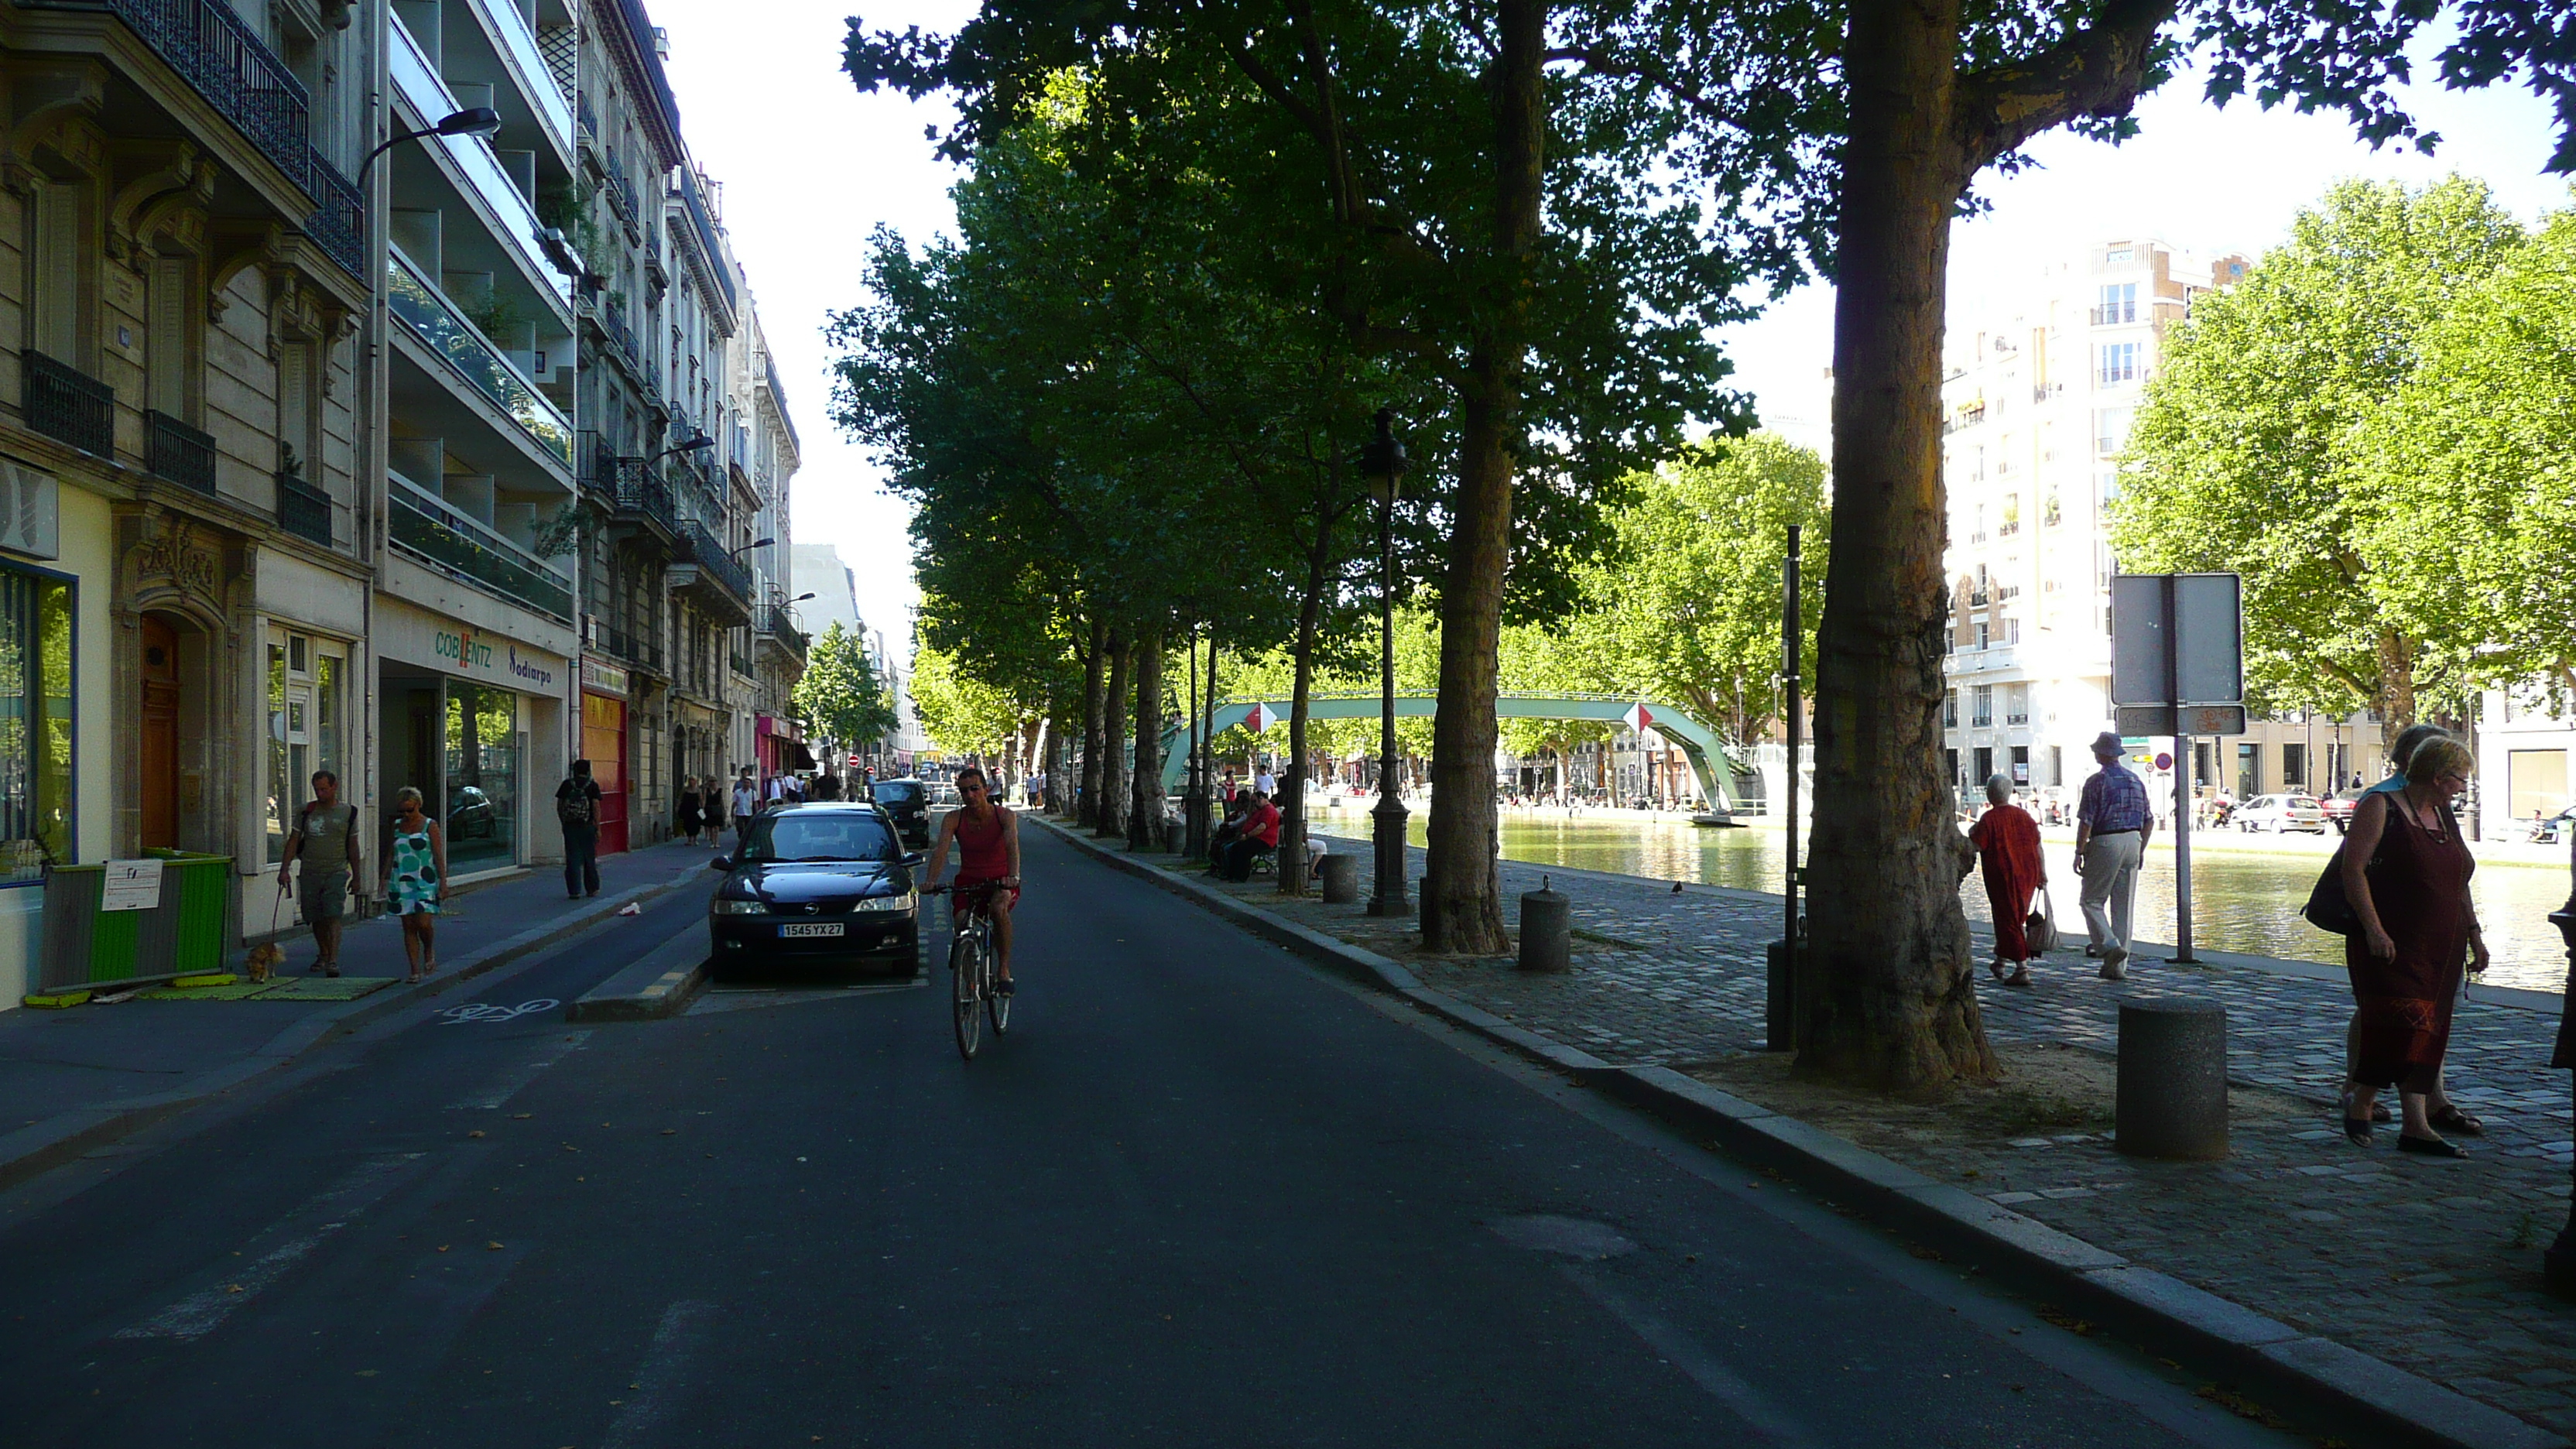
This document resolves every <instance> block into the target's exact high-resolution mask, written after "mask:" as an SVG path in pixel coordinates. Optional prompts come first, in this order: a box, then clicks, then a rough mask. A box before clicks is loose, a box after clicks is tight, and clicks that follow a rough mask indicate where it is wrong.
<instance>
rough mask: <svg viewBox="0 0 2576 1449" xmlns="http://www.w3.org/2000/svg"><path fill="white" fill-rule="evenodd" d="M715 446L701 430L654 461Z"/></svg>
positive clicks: (764, 541)
mask: <svg viewBox="0 0 2576 1449" xmlns="http://www.w3.org/2000/svg"><path fill="white" fill-rule="evenodd" d="M715 445H716V440H715V439H713V438H710V437H708V436H707V430H706V429H704V428H700V429H698V430H697V431H696V432H693V433H691V434H690V435H689V436H688V437H686V438H684V439H682V440H681V441H680V444H679V446H677V447H674V448H664V449H663V450H662V451H660V452H658V453H655V454H654V455H653V459H652V461H654V462H656V463H659V462H661V461H662V460H663V459H665V458H675V457H678V456H679V455H680V454H682V453H698V452H704V451H705V450H706V449H709V448H712V447H714V446H715ZM761 542H763V543H766V542H768V540H767V539H763V540H761Z"/></svg>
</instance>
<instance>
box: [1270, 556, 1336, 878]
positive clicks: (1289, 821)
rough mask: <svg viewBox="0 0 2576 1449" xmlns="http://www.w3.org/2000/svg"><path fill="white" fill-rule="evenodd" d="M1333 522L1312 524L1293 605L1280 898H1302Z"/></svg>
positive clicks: (1281, 798) (1281, 813)
mask: <svg viewBox="0 0 2576 1449" xmlns="http://www.w3.org/2000/svg"><path fill="white" fill-rule="evenodd" d="M1332 536H1333V518H1332V515H1331V514H1330V513H1329V512H1326V513H1324V514H1323V516H1321V517H1319V518H1318V519H1317V520H1316V522H1315V544H1314V546H1313V547H1312V548H1310V549H1308V550H1307V551H1306V585H1305V588H1304V590H1303V591H1302V593H1301V594H1300V596H1299V598H1298V600H1297V638H1296V642H1295V643H1294V644H1292V645H1291V646H1290V647H1289V656H1290V662H1291V664H1292V666H1293V668H1294V682H1293V683H1292V684H1291V685H1290V686H1289V697H1288V768H1287V769H1286V770H1284V771H1282V772H1280V776H1279V893H1280V894H1281V895H1283V896H1302V895H1304V894H1305V893H1306V763H1307V762H1306V698H1307V696H1308V695H1310V694H1312V693H1313V692H1314V689H1315V643H1316V638H1315V636H1316V635H1317V634H1318V633H1319V632H1320V631H1321V629H1322V626H1323V618H1324V595H1325V593H1326V592H1327V591H1328V590H1330V588H1331V587H1332V578H1333V574H1332V553H1331V547H1330V545H1331V541H1332Z"/></svg>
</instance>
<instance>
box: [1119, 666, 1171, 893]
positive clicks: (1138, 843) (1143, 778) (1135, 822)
mask: <svg viewBox="0 0 2576 1449" xmlns="http://www.w3.org/2000/svg"><path fill="white" fill-rule="evenodd" d="M1135 669H1136V770H1135V783H1134V786H1133V788H1132V789H1131V790H1130V791H1129V797H1128V811H1127V846H1128V848H1129V849H1130V850H1150V851H1155V852H1157V853H1159V852H1160V851H1161V850H1162V848H1163V626H1162V625H1161V624H1156V625H1154V626H1153V627H1152V628H1150V629H1148V630H1146V631H1145V632H1144V633H1143V634H1141V635H1139V636H1138V637H1137V640H1136V665H1135Z"/></svg>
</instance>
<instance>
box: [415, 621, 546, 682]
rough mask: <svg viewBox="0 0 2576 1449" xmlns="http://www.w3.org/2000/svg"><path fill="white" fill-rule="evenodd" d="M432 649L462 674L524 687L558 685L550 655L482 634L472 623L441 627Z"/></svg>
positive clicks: (432, 643)
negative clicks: (490, 678)
mask: <svg viewBox="0 0 2576 1449" xmlns="http://www.w3.org/2000/svg"><path fill="white" fill-rule="evenodd" d="M430 652H431V653H433V654H435V655H437V656H438V658H439V659H440V660H442V661H444V662H446V663H449V664H453V665H455V666H456V668H457V670H458V672H460V673H464V674H471V675H484V676H498V677H501V678H504V679H507V680H508V681H510V682H511V683H513V684H515V685H517V686H518V687H519V688H521V689H539V690H548V689H555V688H558V687H559V686H558V684H557V681H556V675H555V665H554V663H553V662H552V660H551V658H550V657H549V656H546V655H541V654H537V653H534V652H532V651H531V652H527V653H522V652H521V651H520V649H519V646H518V645H517V644H516V643H515V642H513V641H511V640H509V639H504V638H499V637H496V636H494V635H490V634H485V633H482V632H480V631H478V630H477V629H475V627H474V626H473V625H471V624H465V623H453V624H451V626H450V627H448V628H445V629H441V630H439V631H438V632H437V637H436V638H435V639H433V640H432V641H431V644H430Z"/></svg>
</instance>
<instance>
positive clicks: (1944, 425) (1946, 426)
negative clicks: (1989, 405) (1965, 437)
mask: <svg viewBox="0 0 2576 1449" xmlns="http://www.w3.org/2000/svg"><path fill="white" fill-rule="evenodd" d="M1985 420H1986V410H1985V409H1984V408H1981V407H1978V408H1968V409H1965V410H1963V411H1960V412H1955V413H1952V414H1951V415H1950V416H1948V417H1946V418H1943V419H1942V420H1941V436H1943V437H1945V438H1946V437H1948V436H1949V435H1950V434H1952V433H1955V432H1958V431H1960V430H1962V429H1964V428H1973V427H1975V426H1976V425H1977V424H1979V423H1982V422H1984V421H1985Z"/></svg>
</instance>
